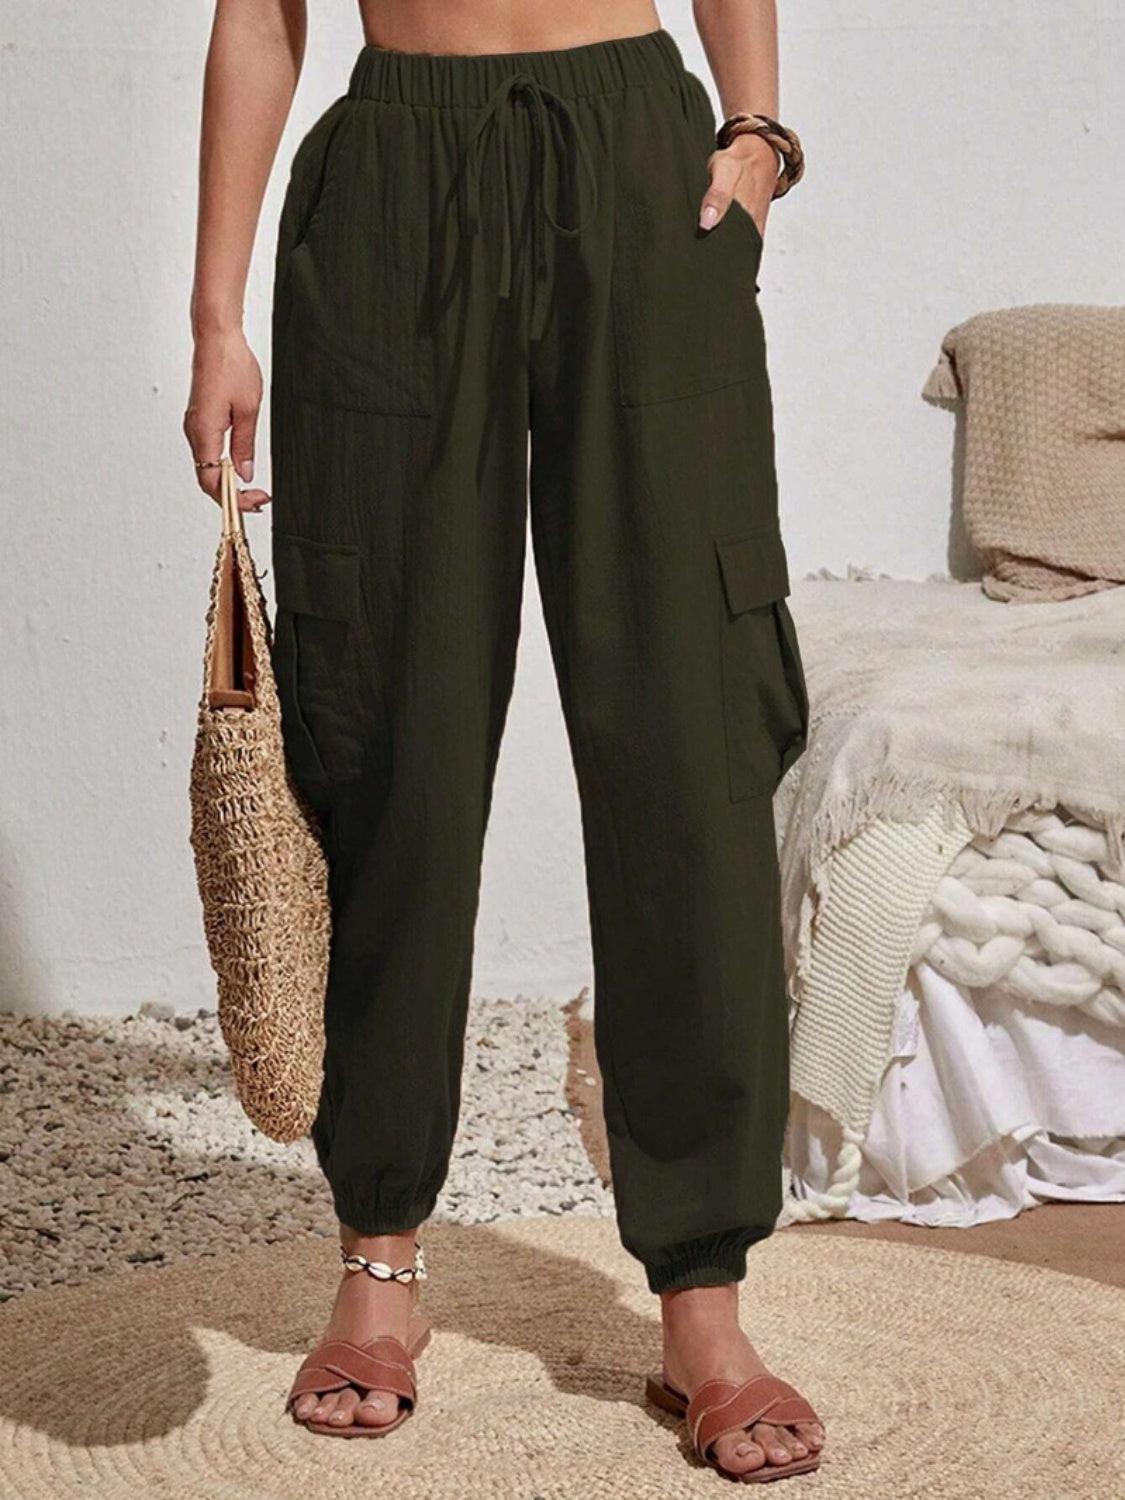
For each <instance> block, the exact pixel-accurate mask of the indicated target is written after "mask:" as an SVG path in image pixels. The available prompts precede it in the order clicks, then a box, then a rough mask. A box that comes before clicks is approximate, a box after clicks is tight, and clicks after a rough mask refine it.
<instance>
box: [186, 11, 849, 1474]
mask: <svg viewBox="0 0 1125 1500" xmlns="http://www.w3.org/2000/svg"><path fill="white" fill-rule="evenodd" d="M696 10H697V14H698V19H699V28H700V34H701V37H702V40H703V45H704V48H705V50H706V53H707V56H708V58H709V59H710V62H711V65H712V67H713V69H714V72H715V77H716V80H717V83H718V86H719V90H720V93H721V96H722V102H723V107H724V110H725V111H726V113H727V115H728V116H733V115H736V114H738V113H739V112H745V113H747V114H749V115H753V114H754V113H755V112H759V113H761V114H763V115H765V116H773V115H774V114H776V38H775V17H774V4H773V0H698V3H697V6H696ZM363 24H364V30H365V35H366V38H367V45H366V46H365V48H364V49H363V50H362V51H361V53H360V55H359V58H358V61H357V62H356V64H355V67H354V70H353V72H352V75H351V81H350V85H349V88H348V92H347V94H346V95H345V96H344V97H343V98H341V99H339V100H338V101H337V102H336V103H335V104H333V105H332V107H331V108H330V109H329V110H328V111H327V113H326V114H325V115H324V116H323V117H322V118H321V120H320V121H319V122H318V123H317V124H316V125H314V127H313V129H312V130H311V132H310V133H309V135H308V136H307V138H306V139H305V141H304V142H303V144H302V145H301V147H300V149H299V151H298V152H297V156H296V159H295V161H294V164H293V170H292V176H291V180H290V185H289V192H288V196H287V198H286V202H285V208H284V212H283V214H282V219H281V226H280V234H279V241H278V247H277V267H276V287H275V303H274V348H273V361H274V368H273V385H272V414H273V417H272V434H271V443H272V461H273V475H274V483H273V498H274V503H275V510H276V519H275V524H274V535H273V549H274V552H273V556H274V577H275V582H276V589H277V606H278V618H277V626H276V640H275V648H274V649H275V662H274V665H275V669H276V673H277V677H278V682H279V686H280V690H281V695H282V709H283V722H284V731H285V742H286V755H287V759H288V761H289V764H290V768H291V772H292V775H293V778H294V781H295V783H296V784H297V786H298V787H299V788H300V790H301V791H302V793H303V794H304V796H305V797H306V799H307V801H308V802H309V804H310V805H311V806H312V807H313V808H314V809H315V811H316V812H317V813H318V814H319V816H320V817H321V819H322V820H323V828H324V842H325V848H326V850H327V854H328V858H329V865H330V870H331V895H332V905H333V929H334V931H333V951H332V962H331V975H330V980H329V988H328V995H327V1002H326V1031H327V1053H326V1058H325V1082H324V1090H323V1095H322V1100H321V1107H320V1113H319V1117H318V1119H317V1121H316V1125H315V1129H314V1140H315V1143H316V1148H317V1153H318V1157H319V1160H320V1162H321V1164H322V1166H323V1168H324V1171H325V1173H326V1175H327V1177H328V1180H329V1182H330V1184H331V1187H332V1191H333V1195H334V1201H335V1207H336V1211H337V1214H338V1216H339V1219H340V1234H341V1245H342V1255H343V1257H344V1264H345V1270H344V1274H343V1278H342V1281H341V1285H340V1288H339V1293H338V1295H337V1298H336V1303H335V1306H334V1308H333V1310H332V1312H331V1315H330V1317H329V1322H328V1329H327V1333H326V1336H325V1342H324V1343H322V1344H321V1346H319V1348H318V1349H317V1350H315V1351H314V1352H313V1354H312V1355H310V1356H309V1359H308V1360H306V1362H305V1364H304V1365H303V1366H302V1369H301V1371H300V1373H299V1375H298V1378H297V1381H296V1383H295V1385H294V1388H293V1392H292V1394H291V1396H290V1407H291V1410H292V1412H293V1415H294V1416H295V1418H296V1419H297V1420H298V1421H299V1422H302V1423H304V1424H305V1425H306V1426H308V1427H309V1428H310V1429H312V1430H313V1431H314V1432H317V1433H333V1434H340V1435H346V1436H376V1435H386V1434H387V1433H388V1432H389V1431H391V1430H392V1429H393V1428H394V1427H397V1426H398V1425H400V1424H401V1422H402V1421H404V1420H405V1419H406V1417H407V1416H408V1415H409V1413H410V1411H411V1410H412V1407H413V1403H414V1400H415V1369H414V1363H413V1357H414V1355H416V1354H417V1353H418V1352H419V1351H420V1349H421V1347H422V1345H423V1343H424V1342H425V1338H426V1327H425V1324H424V1323H423V1321H422V1320H421V1318H420V1315H419V1314H418V1313H417V1311H416V1308H415V1303H416V1293H417V1284H416V1283H417V1280H418V1278H419V1276H420V1275H421V1274H423V1273H422V1267H421V1262H420V1258H417V1250H416V1246H417V1240H416V1235H417V1231H418V1229H419V1226H420V1225H421V1224H422V1223H423V1222H424V1221H425V1219H426V1218H427V1216H428V1215H429V1214H430V1212H431V1210H432V1209H433V1206H434V1202H435V1199H436V1196H437V1193H438V1191H439V1189H440V1187H441V1185H442V1182H443V1180H444V1178H445V1174H446V1169H447V1164H448V1159H449V1152H450V1146H451V1142H452V1138H453V1133H454V1128H455V1124H456V1116H457V1108H458V1102H459V1089H460V1074H461V1063H462V1034H463V1028H464V1022H465V1010H466V1004H467V996H468V986H469V978H470V970H471V945H472V935H473V925H474V918H475V914H476V903H477V889H478V878H479V867H480V855H481V844H482V840H483V836H484V830H485V823H486V819H487V814H488V807H489V800H490V795H491V785H492V776H493V770H494V767H495V763H496V755H497V749H498V745H499V740H500V734H501V728H502V725H503V720H504V715H505V710H506V707H507V702H508V697H509V691H510V688H511V684H512V674H513V666H514V660H515V648H516V635H517V628H518V619H519V610H520V589H521V579H522V575H523V567H524V539H525V530H526V519H527V511H528V483H527V457H528V447H529V439H530V453H531V471H530V514H531V529H532V535H533V542H534V553H535V562H536V565H537V569H538V575H539V582H540V589H541V593H542V597H543V601H544V608H545V611H546V618H547V625H548V631H549V635H550V640H551V647H552V651H553V656H554V661H555V666H556V671H557V675H558V681H559V686H560V690H561V694H562V699H563V705H564V709H565V714H566V719H567V725H568V730H569V734H570V739H571V746H572V750H573V754H574V760H575V765H576V769H577V775H578V783H579V789H580V792H581V797H582V804H583V822H584V830H585V841H586V856H587V868H588V883H589V894H590V902H591V915H592V924H591V925H592V932H593V945H594V959H595V978H596V999H597V1021H596V1030H597V1044H598V1052H599V1058H600V1062H601V1068H602V1071H603V1075H604V1080H605V1114H606V1120H607V1125H608V1129H609V1139H610V1147H611V1153H612V1169H613V1178H614V1188H615V1194H616V1202H617V1212H618V1218H619V1225H620V1231H621V1235H622V1240H623V1242H624V1244H625V1246H626V1248H627V1249H628V1250H630V1251H631V1252H632V1253H633V1254H634V1255H635V1256H636V1257H638V1258H639V1259H640V1260H641V1261H642V1263H643V1265H644V1268H645V1272H646V1275H647V1278H648V1284H649V1286H650V1288H651V1290H652V1291H653V1292H654V1293H655V1294H657V1295H658V1296H659V1297H660V1301H661V1312H662V1319H663V1333H664V1367H663V1371H662V1372H661V1374H660V1375H659V1376H656V1377H654V1378H653V1379H652V1380H651V1381H650V1383H649V1395H650V1397H651V1398H652V1399H653V1400H655V1401H657V1402H658V1403H659V1404H661V1405H664V1406H666V1407H667V1408H669V1409H671V1410H675V1411H684V1410H685V1408H687V1407H688V1404H689V1398H690V1411H689V1418H690V1421H691V1426H692V1435H693V1440H694V1441H695V1443H696V1445H697V1447H698V1449H699V1451H700V1453H701V1455H703V1456H704V1457H706V1458H707V1459H708V1460H709V1461H710V1462H712V1463H713V1464H715V1465H716V1466H717V1467H719V1468H720V1469H722V1470H723V1471H725V1472H726V1473H728V1474H730V1475H733V1476H735V1477H741V1478H745V1479H755V1480H756V1479H767V1478H775V1477H780V1476H781V1475H783V1474H787V1473H791V1472H797V1471H800V1470H804V1469H809V1468H813V1467H815V1466H816V1464H817V1463H818V1462H819V1451H820V1448H821V1445H822V1442H823V1431H822V1429H821V1427H820V1424H819V1423H818V1421H817V1420H816V1417H815V1413H814V1412H813V1410H812V1408H811V1407H810V1406H809V1405H808V1403H807V1402H805V1401H803V1400H802V1399H800V1398H799V1397H798V1396H797V1395H796V1393H795V1392H793V1391H791V1389H790V1388H789V1387H787V1386H783V1385H782V1384H781V1382H780V1381H777V1380H774V1379H773V1378H772V1377H770V1376H768V1375H767V1373H766V1371H765V1369H764V1366H763V1364H762V1362H761V1360H760V1359H759V1358H758V1355H757V1354H756V1353H755V1351H754V1349H753V1347H752V1346H751V1344H750V1343H749V1341H748V1340H747V1338H746V1337H745V1335H744V1334H743V1333H742V1331H741V1329H740V1327H739V1322H738V1282H739V1281H740V1279H741V1278H742V1277H743V1275H744V1274H745V1264H746V1251H747V1248H748V1246H750V1245H752V1244H753V1243H754V1242H755V1241H757V1240H760V1239H762V1238H764V1237H765V1236H766V1235H768V1234H769V1232H770V1229H771V1227H772V1225H773V1223H774V1220H775V1218H776V1215H777V1213H778V1209H779V1206H780V1167H779V1163H780V1151H781V1141H782V1131H783V1126H784V1122H785V1115H786V1107H787V1096H788V1083H787V1053H786V1046H787V1025H786V1001H785V996H784V989H783V978H782V967H781V954H780V944H779V937H778V895H777V871H776V864H775V852H774V829H773V822H772V814H771V794H772V792H773V790H774V788H775V786H776V783H777V781H778V779H779V777H780V775H781V773H782V772H783V770H784V769H785V767H786V766H787V765H788V764H789V763H790V762H791V761H792V760H793V759H795V758H796V755H797V754H799V753H800V749H801V747H802V745H803V739H804V732H805V703H804V689H803V683H802V680H801V670H800V662H799V658H798V655H797V648H796V642H795V639H794V636H793V631H792V624H791V621H790V619H789V616H788V612H787V610H786V606H785V604H784V596H785V595H786V593H787V592H788V585H787V580H786V571H785V555H784V551H783V548H782V545H781V540H780V537H779V534H778V530H777V502H776V487H775V481H774V470H773V453H772V441H773V439H772V425H771V415H770V400H769V387H768V384H767V377H766V370H765V349H764V342H763V335H762V328H761V321H760V318H759V314H758V310H757V304H756V290H757V289H756V287H755V284H754V278H755V274H756V270H757V264H758V260H759V257H760V254H761V247H762V240H761V234H762V230H763V228H764V225H765V217H766V211H767V209H768V207H769V204H770V200H771V196H773V194H774V190H775V185H776V184H777V183H778V180H779V156H778V152H777V150H775V146H774V145H773V144H770V143H769V141H767V140H766V139H765V136H764V135H763V134H760V133H755V132H756V131H765V132H766V134H770V136H771V139H773V140H775V141H779V142H780V144H781V145H782V146H783V147H784V146H785V144H786V137H785V136H784V135H780V136H779V135H778V134H777V132H776V131H773V130H772V127H767V126H765V125H762V124H761V123H760V122H758V121H757V120H753V119H752V120H742V121H741V122H736V123H734V124H733V125H732V126H731V127H730V128H729V129H728V130H727V131H726V133H725V134H724V136H723V137H722V139H721V141H720V142H719V145H720V147H721V149H716V138H715V134H714V129H715V121H714V118H713V115H712V112H711V108H710V104H709V102H708V98H707V95H706V92H705V90H704V88H703V86H702V85H701V84H700V82H699V81H698V80H697V79H696V78H694V77H692V76H691V75H690V74H688V73H686V72H685V71H684V68H683V64H682V62H681V60H680V57H679V54H678V52H677V50H676V47H675V45H674V44H673V42H672V40H671V38H670V37H669V36H668V35H667V33H665V32H663V31H661V30H660V29H659V21H658V18H657V15H656V13H655V10H654V9H653V6H652V3H651V0H613V3H612V4H607V3H603V4H600V5H597V6H594V5H592V4H589V3H579V4H577V5H575V4H574V3H573V0H567V3H565V4H564V3H563V0H532V3H529V0H519V3H514V0H512V3H496V0H492V3H486V0H479V3H477V4H472V3H466V4H463V5H460V6H457V7H444V6H437V5H429V4H425V3H423V0H382V3H377V0H366V3H365V4H364V5H363ZM304 35H305V7H304V0H237V3H235V0H218V5H217V13H216V21H215V29H214V35H213V39H212V43H211V51H210V57H209V60H208V68H207V81H206V89H205V100H204V118H203V148H202V181H201V209H200V229H199V244H198V257H197V269H196V279H195V287H194V293H193V300H192V319H193V326H194V334H195V362H194V376H193V385H192V394H191V400H190V405H189V408H188V412H187V416H186V419H185V430H186V432H187V436H188V438H189V441H190V444H191V448H192V452H193V455H194V459H195V462H196V465H197V472H198V474H199V479H200V483H201V485H202V487H203V488H204V490H205V491H206V492H207V493H209V494H211V495H212V496H214V494H215V490H216V486H217V480H218V469H217V467H216V464H217V461H218V459H219V456H220V453H221V451H222V447H223V443H224V438H225V434H226V432H227V429H228V428H229V429H230V445H231V454H232V457H233V459H234V461H235V464H236V467H237V470H238V472H239V473H240V475H241V476H242V479H243V480H244V481H245V483H246V484H247V485H249V484H250V483H251V481H252V476H253V468H254V443H255V427H256V421H257V414H258V407H259V403H260V398H261V377H260V373H259V369H258V365H257V362H256V361H255V359H254V356H253V354H252V353H251V352H250V349H249V348H248V347H247V344H246V341H245V339H244V337H243V333H242V327H241V324H242V297H243V291H244V286H245V281H246V274H247V265H248V262H249V258H250V253H251V247H252V243H253V239H254V233H255V225H256V220H257V216H258V212H259V208H260V204H261V199H262V194H263V191H264V187H265V184H266V179H267V176H268V174H269V170H270V167H271V164H272V160H273V157H274V154H275V151H276V148H277V143H278V139H279V136H280V135H281V131H282V128H283V125H284V122H285V118H286V115H287V112H288V109H289V106H290V102H291V99H292V96H293V92H294V89H295V87H296V83H297V78H298V73H299V70H300V64H301V58H302V53H303V46H304ZM740 132H741V133H740ZM268 498H269V497H268V496H267V495H266V494H264V493H263V491H262V490H260V489H253V488H247V489H246V490H244V491H243V495H242V501H241V503H242V505H243V506H244V507H245V508H247V509H258V508H259V507H260V506H261V505H263V504H265V503H266V501H267V499H268ZM365 1271H366V1272H368V1274H356V1273H363V1272H365ZM391 1273H394V1274H393V1275H392V1274H391ZM767 1419H768V1420H767Z"/></svg>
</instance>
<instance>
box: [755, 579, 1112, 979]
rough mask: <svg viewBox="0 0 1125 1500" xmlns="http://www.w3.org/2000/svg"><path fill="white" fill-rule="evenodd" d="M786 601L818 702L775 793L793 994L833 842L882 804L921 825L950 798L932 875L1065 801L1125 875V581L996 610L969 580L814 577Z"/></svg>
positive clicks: (1107, 861) (878, 812)
mask: <svg viewBox="0 0 1125 1500" xmlns="http://www.w3.org/2000/svg"><path fill="white" fill-rule="evenodd" d="M791 602H792V605H793V613H794V617H795V619H796V621H797V628H798V632H799V635H800V640H801V649H802V654H803V656H804V662H805V672H806V677H807V680H808V688H809V699H810V702H811V706H812V733H811V736H810V744H809V748H808V750H807V751H806V752H805V754H804V755H803V756H802V758H801V759H800V760H799V761H798V762H797V764H796V765H795V766H794V768H793V770H792V771H791V772H790V773H789V775H788V776H787V777H786V779H785V781H784V782H783V783H782V786H781V788H780V790H779V793H778V799H777V812H778V827H779V829H780V830H782V838H781V871H782V899H783V920H784V923H785V932H786V944H787V949H788V952H789V955H790V959H791V972H793V974H794V978H793V986H794V998H795V999H797V1000H798V1001H799V1000H800V999H801V998H802V993H803V991H804V989H805V988H806V986H807V984H808V981H809V976H810V965H811V958H812V938H813V929H814V923H815V920H816V917H817V913H818V910H819V909H820V908H821V907H822V906H823V905H824V902H825V899H826V897H827V894H828V890H829V887H830V884H831V879H832V856H833V853H834V852H835V851H837V850H838V849H839V848H840V846H841V845H842V844H844V843H845V842H846V841H847V840H851V839H854V838H855V837H856V836H857V835H859V834H860V833H861V832H862V831H863V830H865V829H870V828H871V826H872V825H873V824H875V823H876V822H877V821H878V820H880V819H886V820H899V821H904V822H914V823H917V824H919V825H920V836H921V835H922V834H924V833H925V829H924V828H923V827H922V826H921V825H923V824H924V823H925V821H926V820H927V819H928V818H931V817H932V816H933V814H934V809H935V808H938V809H940V808H943V807H944V808H945V809H946V819H947V822H948V824H949V827H950V828H951V829H953V828H955V827H959V828H960V830H961V831H960V833H959V835H958V836H956V837H954V838H953V839H952V841H951V842H950V844H949V847H948V851H947V852H945V853H944V854H943V853H942V851H941V848H940V847H939V846H940V843H941V840H940V839H938V840H937V841H936V842H934V848H935V850H937V857H938V859H939V866H936V867H935V868H934V870H933V872H932V880H933V881H936V880H937V878H938V877H939V875H940V874H941V870H942V868H944V866H942V865H940V861H941V860H942V859H944V862H945V864H946V865H947V864H948V863H949V861H950V860H951V859H952V858H953V857H954V855H956V853H957V852H958V850H959V849H960V847H961V845H962V843H963V841H964V839H965V838H966V837H970V836H972V835H974V834H976V835H985V836H988V837H995V836H996V835H997V834H999V832H1000V830H1001V829H1002V828H1003V827H1004V825H1005V823H1006V822H1007V821H1008V819H1009V818H1010V817H1011V815H1012V814H1013V813H1015V812H1018V811H1020V810H1022V809H1025V808H1033V809H1043V810H1053V809H1056V808H1063V809H1066V810H1069V811H1070V812H1071V813H1073V814H1074V815H1075V816H1077V817H1079V818H1081V820H1082V821H1083V823H1085V824H1086V825H1088V826H1089V827H1091V828H1094V829H1098V830H1102V831H1103V832H1104V839H1105V854H1104V868H1105V871H1106V873H1107V875H1108V876H1109V877H1110V878H1112V879H1117V880H1121V879H1125V590H1112V591H1109V592H1104V593H1096V594H1090V595H1087V596H1085V597H1082V598H1074V599H1070V600H1066V601H1062V602H1056V603H1046V604H1034V605H1031V604H1020V603H1013V604H1009V605H1007V606H1006V607H1005V608H1003V609H1001V608H998V607H997V605H996V604H994V603H993V602H991V601H990V600H989V599H988V598H986V597H985V596H984V595H983V594H982V593H981V591H980V590H979V589H978V588H977V587H976V585H974V584H969V583H949V582H932V583H908V582H900V581H896V580H882V579H881V580H878V581H870V580H866V581H862V582H844V581H840V580H814V581H806V582H804V583H801V584H798V585H797V587H796V589H795V590H794V594H793V598H792V601H791ZM928 857H929V856H928V855H927V856H926V858H928ZM922 860H923V855H922V854H918V855H917V856H916V858H915V863H917V862H919V861H922ZM904 878H905V877H904ZM930 888H932V886H931V887H929V888H927V889H926V890H924V891H921V892H920V893H919V899H920V902H921V905H920V906H919V907H918V909H917V912H916V913H915V914H914V915H912V916H911V918H910V922H911V923H914V924H916V923H917V922H918V921H919V920H920V919H921V916H922V908H923V907H924V906H925V902H926V900H927V898H928V894H929V889H930ZM876 915H877V914H876ZM904 937H905V938H906V942H907V947H906V951H907V952H909V946H910V942H911V941H912V937H913V934H912V933H910V934H904ZM869 977H870V976H868V978H869Z"/></svg>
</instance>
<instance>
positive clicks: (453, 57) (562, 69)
mask: <svg viewBox="0 0 1125 1500" xmlns="http://www.w3.org/2000/svg"><path fill="white" fill-rule="evenodd" d="M517 73H519V74H523V75H525V76H526V77H528V78H534V79H535V81H536V83H538V84H541V85H542V86H543V87H544V88H547V89H550V90H551V91H552V92H553V93H555V94H557V95H558V96H559V97H560V98H562V99H567V100H571V101H573V100H576V99H588V98H591V97H593V96H594V95H596V94H613V93H618V92H620V90H622V89H628V88H633V87H636V86H639V87H642V88H643V87H645V86H646V85H649V84H653V83H664V84H673V85H676V84H677V83H678V82H680V81H682V79H683V75H684V64H683V59H682V58H681V56H680V52H679V48H678V47H677V46H676V44H675V42H674V41H673V40H672V38H671V36H670V35H669V34H668V32H666V31H649V32H646V33H645V35H643V36H630V37H624V38H622V39H620V40H618V41H611V42H592V43H591V44H590V45H589V46H586V47H564V48H561V49H559V50H558V51H547V52H488V53H476V54H465V55H460V54H456V53H436V54H435V53H428V52H394V51H391V50H390V49H389V48H386V47H376V46H374V45H371V46H367V47H364V48H363V49H362V50H361V52H360V54H359V56H358V57H357V58H356V62H355V67H354V68H353V69H352V76H351V83H350V84H349V87H348V95H349V97H350V98H352V99H370V100H372V101H376V102H378V103H382V104H404V105H407V106H411V107H415V108H420V109H481V108H483V107H484V106H485V105H486V104H487V103H488V101H489V99H490V98H491V97H492V95H493V93H494V92H495V91H496V89H497V88H498V87H499V86H500V85H501V84H502V83H503V82H504V81H505V80H506V79H509V78H511V77H513V76H514V75H515V74H517Z"/></svg>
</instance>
